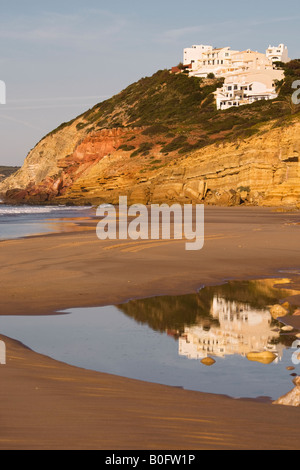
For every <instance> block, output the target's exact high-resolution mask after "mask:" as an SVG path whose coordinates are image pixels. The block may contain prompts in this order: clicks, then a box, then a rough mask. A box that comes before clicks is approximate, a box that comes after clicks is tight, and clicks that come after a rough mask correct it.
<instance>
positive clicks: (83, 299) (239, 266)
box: [0, 208, 300, 450]
mask: <svg viewBox="0 0 300 470" xmlns="http://www.w3.org/2000/svg"><path fill="white" fill-rule="evenodd" d="M253 216H254V220H252V217H253ZM219 219H221V222H220V220H219ZM222 219H223V222H222ZM268 219H269V220H268ZM298 223H300V216H299V215H298V214H291V213H288V214H286V213H272V212H270V211H268V210H266V209H264V210H262V209H260V208H258V209H257V211H253V210H252V209H250V210H248V211H247V209H246V208H244V210H243V213H242V214H241V213H240V212H239V211H236V210H234V208H233V210H231V208H213V209H209V208H208V218H207V223H206V242H207V243H206V244H205V247H204V249H203V250H202V252H201V251H200V252H199V253H197V254H196V255H195V253H193V254H192V255H191V254H189V253H187V252H185V251H184V249H182V250H181V249H180V248H183V246H184V241H180V242H176V241H170V242H161V241H160V242H159V241H157V242H156V243H150V242H148V246H147V243H145V242H139V243H137V242H133V241H132V242H128V241H127V242H126V241H125V242H121V241H106V242H100V241H99V240H98V239H97V238H96V236H95V234H94V233H92V231H91V230H83V231H82V232H81V231H80V232H69V233H62V234H55V233H54V234H47V235H41V236H38V237H30V238H28V237H26V238H23V239H17V240H8V241H4V242H2V243H1V244H0V261H1V269H0V273H1V274H0V280H1V284H2V286H3V288H2V289H1V292H0V305H1V312H4V311H5V315H18V314H22V313H21V312H23V314H24V315H28V313H29V312H31V314H32V315H41V314H46V315H47V314H54V312H59V311H62V310H67V309H70V308H72V307H73V308H76V307H93V306H102V305H117V304H120V303H126V302H128V301H129V300H130V299H132V298H134V299H137V298H145V297H157V296H161V295H172V294H174V295H180V294H189V293H194V292H196V291H197V290H198V289H199V286H201V285H204V284H205V285H217V284H222V283H224V282H226V277H227V280H229V279H233V280H248V279H271V278H272V279H282V278H293V284H292V285H290V286H288V285H287V286H285V288H287V289H289V287H290V288H291V289H297V288H298V287H299V288H300V279H297V277H296V276H295V275H294V276H293V274H288V273H287V272H285V273H279V271H280V270H285V271H289V270H298V269H299V268H300V262H299V263H298V264H297V254H298V246H297V245H298V240H299V233H300V226H298V225H294V224H298ZM95 224H96V221H95ZM233 228H234V230H233ZM266 242H267V243H266ZM150 245H151V246H150ZM274 253H277V254H279V255H280V256H277V257H276V259H274ZM16 260H17V261H16ZM261 264H263V266H261ZM16 266H18V268H19V269H18V270H16ZM225 271H227V272H228V271H229V273H228V274H230V275H227V276H224V273H225ZM26 273H27V275H26ZM263 273H264V274H263ZM275 285H276V283H275ZM281 287H282V286H281ZM33 290H34V292H33ZM87 299H88V300H87ZM290 301H294V302H295V305H297V304H298V305H300V295H299V296H296V297H295V298H294V299H291V300H290ZM299 320H300V318H299V317H295V321H296V326H297V328H298V329H300V321H299ZM11 341H12V340H9V341H8V342H9V344H12V343H11ZM13 344H14V346H13V347H14V348H15V353H14V354H13V355H12V359H11V360H10V361H9V362H8V365H7V366H3V367H2V366H1V368H0V371H1V374H2V376H3V379H4V380H5V390H7V391H6V392H5V391H3V390H2V392H1V393H0V398H1V400H2V403H3V400H4V402H5V403H6V404H7V406H9V409H10V410H13V409H14V407H17V408H16V409H19V408H20V406H21V404H22V398H20V397H18V400H21V404H20V403H18V400H17V395H18V393H17V394H15V384H16V383H18V387H21V388H22V386H24V385H25V384H30V383H32V380H33V377H35V379H34V380H42V381H43V382H44V383H45V387H46V389H47V387H50V386H51V389H52V390H53V391H54V393H66V390H67V388H68V385H69V384H68V382H67V381H65V380H63V378H62V377H61V375H60V374H64V373H65V371H66V370H67V369H68V373H69V370H70V368H71V369H72V377H73V379H72V380H75V381H77V380H79V377H82V374H83V375H85V374H87V375H91V376H92V379H91V380H92V381H94V380H96V381H98V380H99V381H100V382H101V380H104V381H105V382H106V383H110V382H117V383H118V386H119V387H120V390H123V391H124V390H128V389H129V388H130V387H131V384H132V382H134V386H135V387H137V388H140V389H141V390H143V392H142V393H143V394H146V395H147V394H148V393H150V392H151V393H152V400H155V402H156V401H157V400H161V397H160V396H161V395H160V393H163V395H164V396H166V395H168V396H170V397H173V398H174V400H175V402H176V400H177V399H178V397H179V396H180V394H181V393H183V394H184V397H185V400H187V402H188V401H189V400H190V398H191V397H193V399H194V398H195V399H196V401H197V402H198V401H199V403H200V402H202V401H203V402H204V405H203V403H202V405H201V412H199V411H196V415H197V419H196V418H195V419H196V421H197V422H200V421H201V417H202V415H201V413H205V411H204V409H203V408H205V402H206V403H211V408H210V412H211V413H213V406H214V405H213V404H212V403H213V402H216V403H221V402H222V406H225V405H226V409H227V411H228V413H229V414H230V416H231V419H233V420H234V419H236V420H237V423H239V424H240V430H239V432H240V433H241V432H243V430H244V428H245V427H247V426H248V427H250V428H251V429H252V431H251V432H253V433H254V428H255V427H256V428H257V426H258V415H255V416H256V418H255V419H254V418H253V417H252V416H251V415H249V410H250V409H251V407H252V405H253V406H254V404H253V403H252V401H251V400H247V399H245V400H243V405H242V408H243V410H244V413H245V415H244V417H243V418H241V417H240V414H239V413H240V411H239V412H238V410H240V406H237V405H236V404H237V403H238V401H237V400H235V399H231V398H228V397H225V398H224V397H222V396H219V395H212V396H208V394H203V393H201V392H190V391H187V390H178V389H176V388H175V390H170V388H171V389H172V388H173V387H167V386H163V385H156V384H151V383H148V382H142V383H141V384H137V381H132V379H125V378H120V377H115V376H107V375H106V374H102V373H99V372H92V371H84V370H81V369H78V370H77V368H75V367H72V366H67V365H66V364H62V363H57V362H56V361H54V360H52V359H50V358H45V357H43V356H40V355H39V354H37V353H34V352H31V353H30V363H31V366H30V367H28V369H26V371H25V370H23V371H22V367H21V364H22V360H20V357H23V362H24V360H25V362H26V361H27V359H26V358H25V359H24V357H25V356H26V354H25V352H26V351H27V352H28V350H27V349H26V348H25V352H24V348H23V347H22V346H21V345H20V344H17V342H16V341H15V342H14V343H13ZM24 354H25V356H24ZM28 354H29V353H28ZM26 357H27V356H26ZM19 360H20V361H19ZM18 361H19V363H18ZM40 361H42V362H43V361H46V362H45V363H44V365H39V362H40ZM16 363H18V364H16ZM50 363H51V365H50ZM17 366H18V367H17ZM16 368H17V369H16ZM16 370H18V372H19V373H20V371H22V372H21V377H19V376H18V375H16ZM50 371H52V372H53V374H54V375H53V376H52V375H51V378H50V377H48V375H49V374H48V372H50ZM57 374H58V375H60V377H61V378H60V379H57V377H56V379H57V380H56V379H55V375H57ZM76 377H77V378H76ZM59 384H60V385H61V386H62V384H63V389H62V388H60V387H56V386H55V385H59ZM81 386H82V387H84V383H82V384H81ZM106 387H108V385H106ZM108 388H109V387H108ZM291 388H292V385H291ZM117 392H118V390H117V388H115V389H114V393H117ZM97 393H99V392H97ZM103 393H104V392H101V394H103ZM101 394H100V395H101ZM194 394H198V395H197V398H196V397H194ZM29 395H30V394H29ZM34 395H35V393H34V389H32V391H31V395H30V397H31V399H32V402H31V405H30V409H31V410H32V412H33V413H34V414H35V413H37V410H39V413H41V414H40V417H41V416H44V412H43V411H42V409H41V407H40V405H41V402H40V401H39V400H37V401H36V400H33V397H34ZM104 395H105V397H106V398H105V400H108V401H109V400H110V398H111V397H109V394H105V393H104ZM106 395H107V396H106ZM101 396H102V395H101ZM182 396H183V395H181V397H182ZM80 397H82V394H81V392H80V393H79V392H75V391H74V393H73V392H71V396H69V395H66V396H65V400H64V403H65V405H64V406H66V409H67V410H68V411H67V412H68V413H69V417H70V419H71V420H72V423H73V424H72V426H74V429H76V433H77V438H76V439H77V440H76V442H74V446H75V447H77V448H80V447H81V444H80V442H82V441H81V440H80V439H81V438H82V439H83V436H82V437H80V425H82V422H83V420H84V419H85V417H84V413H79V412H77V411H75V409H76V407H75V408H74V407H73V406H72V407H70V406H69V405H68V399H69V400H71V401H72V403H77V405H76V406H80V405H79V403H80ZM147 397H148V398H147V400H146V399H145V400H144V398H143V397H139V403H140V406H141V408H140V409H139V412H138V417H137V416H135V413H133V415H134V416H135V418H136V419H138V421H137V422H139V423H140V424H141V426H142V429H143V430H144V432H145V433H146V434H145V435H147V436H148V438H151V439H153V438H154V434H153V433H155V432H157V429H156V428H155V427H154V428H153V425H152V426H150V428H147V429H145V427H143V424H142V423H141V422H140V419H141V416H144V415H145V413H146V415H148V414H149V413H148V407H149V406H150V407H151V405H150V404H151V398H150V396H148V395H147ZM159 397H160V398H159ZM175 397H176V398H175ZM156 398H157V400H156ZM119 400H120V403H121V402H122V405H123V408H122V411H120V413H121V416H122V413H123V412H124V413H125V411H124V410H127V412H126V413H127V414H128V413H129V409H130V407H129V408H128V407H127V405H128V403H126V400H123V401H122V399H121V397H119ZM149 400H150V401H149ZM228 400H229V401H228ZM50 401H51V400H50ZM23 402H24V399H23ZM51 403H52V406H53V407H54V406H56V405H55V404H54V403H53V402H51ZM85 403H86V406H96V404H95V402H94V400H92V398H91V397H90V400H89V398H87V397H86V401H85ZM89 403H90V404H89ZM176 403H177V402H176ZM178 404H179V402H178V403H177V405H176V406H178ZM49 406H50V405H49V404H48V407H49ZM97 406H99V400H98V401H97ZM130 406H131V407H134V405H133V404H132V403H131V405H130ZM197 406H199V404H198V405H197ZM255 406H260V407H262V408H260V411H259V414H260V415H261V416H262V415H264V414H265V416H267V415H269V413H270V414H272V416H273V419H275V421H276V420H277V421H276V423H277V425H275V424H274V429H275V430H276V433H278V434H280V426H279V422H280V423H282V424H283V423H284V421H285V420H286V418H287V417H289V418H288V419H289V429H290V430H291V434H290V435H289V441H288V442H290V443H291V446H292V447H293V448H299V443H296V442H293V438H292V436H293V432H296V431H295V429H296V424H297V420H298V419H299V416H298V415H297V413H298V412H299V411H298V409H294V408H292V409H290V408H287V407H280V406H276V407H274V406H270V405H269V404H262V403H259V404H258V403H255ZM119 407H120V404H119ZM156 407H157V409H159V410H160V413H162V416H165V418H166V411H165V410H164V407H163V406H162V405H161V403H156ZM54 409H55V408H52V413H53V411H54ZM95 409H97V407H96V408H95ZM189 409H190V405H186V407H184V410H185V411H183V410H182V415H181V417H180V419H179V418H178V423H179V422H184V423H185V426H188V425H190V423H191V422H192V421H191V420H192V418H191V416H190V417H189V419H187V418H186V416H185V414H184V413H185V412H187V413H188V414H189V413H190V411H188V410H189ZM196 409H197V410H198V408H197V407H196ZM73 412H74V417H73V418H72V413H73ZM102 412H103V410H102ZM108 412H110V418H109V417H107V419H109V420H112V422H113V425H112V426H111V427H110V428H109V432H108V435H109V445H108V447H105V445H106V444H104V442H105V443H107V439H108V435H107V436H105V435H104V432H103V431H102V430H99V428H98V427H96V428H95V427H93V426H91V430H90V431H89V432H88V433H87V436H90V439H91V441H92V440H93V439H92V430H93V431H94V432H97V433H99V435H101V436H102V438H103V441H102V445H101V442H100V441H99V444H98V448H116V446H118V445H121V447H120V448H123V447H124V448H126V449H129V448H131V449H137V448H139V449H141V448H144V447H143V446H142V447H140V446H139V445H142V442H141V441H140V440H139V438H138V436H137V435H136V433H133V434H132V437H130V436H126V435H125V434H126V433H127V426H128V422H127V421H126V420H125V421H126V423H125V421H124V422H123V421H122V419H121V422H119V420H118V419H117V414H116V411H115V410H114V408H112V407H110V409H109V410H108V411H107V412H106V413H108ZM193 412H195V409H194V411H193ZM3 413H4V414H5V415H7V413H8V412H7V410H4V408H3V405H1V404H0V416H1V414H2V415H3ZM49 413H50V411H49ZM126 413H125V414H126ZM199 413H200V414H199ZM50 414H51V413H50ZM79 415H80V416H79ZM129 415H130V413H129ZM129 415H128V416H129ZM49 416H50V415H47V419H50V417H49ZM76 416H77V418H78V419H77V418H76ZM130 416H131V415H130ZM228 416H229V415H228ZM131 417H132V418H133V416H131ZM7 419H8V420H9V419H12V420H13V422H14V425H13V427H14V432H15V433H16V434H17V433H18V432H19V431H20V429H21V428H22V426H23V425H22V421H21V420H20V416H19V415H18V413H17V412H13V411H11V413H10V416H7ZM28 419H29V424H28V426H29V428H30V429H31V433H32V434H31V437H30V438H28V439H27V438H25V436H24V435H23V439H25V441H26V443H24V447H25V448H30V446H31V445H33V444H32V442H33V441H32V440H31V441H30V439H33V438H34V439H35V440H36V445H37V447H43V448H48V447H47V446H49V448H51V446H52V444H51V443H52V442H53V439H54V440H55V442H56V444H55V446H58V447H60V448H64V446H65V447H66V448H68V445H69V444H70V443H69V444H67V441H68V440H67V439H65V440H64V435H63V434H61V435H60V439H61V445H60V446H59V444H58V439H57V438H55V436H54V435H53V429H52V428H51V430H49V432H48V431H47V432H46V431H45V429H44V428H43V429H44V431H45V432H46V434H47V436H48V437H47V439H48V441H47V442H45V441H43V443H42V441H40V442H39V439H40V438H39V433H38V432H36V429H35V427H37V428H39V426H43V425H42V422H41V423H40V424H38V421H36V422H35V423H33V420H32V419H31V418H30V416H28ZM89 419H92V418H91V417H90V418H89ZM128 419H129V418H128ZM151 419H152V418H151ZM193 419H194V418H193ZM268 419H269V418H268ZM36 420H38V415H36ZM97 420H98V422H99V423H100V422H101V423H102V425H104V422H105V423H106V425H107V422H106V421H104V420H102V418H101V416H100V415H99V414H98V411H97ZM59 421H60V419H59V418H58V422H59ZM242 422H243V426H242ZM293 423H294V424H293ZM53 425H55V428H56V429H57V426H56V424H55V423H54V424H53ZM198 425H199V423H198ZM228 425H229V422H228V423H227V427H228ZM294 425H295V427H294ZM222 426H224V423H223V424H222ZM118 427H120V428H122V429H123V431H124V435H122V439H121V437H120V439H119V440H118V438H117V437H116V436H117V434H116V432H117V428H118ZM130 429H131V427H130ZM178 429H179V428H178ZM125 430H126V431H125ZM267 430H268V432H270V436H272V439H274V436H275V433H274V430H272V429H271V426H269V427H267ZM227 431H228V433H230V427H229V428H228V429H227ZM74 432H75V431H74ZM193 432H196V431H195V430H194V431H193ZM257 432H258V431H257ZM265 432H266V429H265ZM259 434H260V433H259V432H258V435H259ZM287 434H289V432H288V433H287ZM133 436H135V439H136V442H137V445H136V447H135V446H133V442H131V444H130V442H129V441H130V439H133ZM270 436H269V437H270ZM2 437H3V439H4V440H5V431H4V434H3V431H0V448H23V447H22V445H20V444H18V443H17V441H16V442H14V443H11V444H9V443H6V444H5V442H4V441H3V440H2V439H1V438H2ZM258 437H259V436H258ZM269 437H268V438H267V441H268V443H269V444H270V439H269ZM281 437H282V436H281ZM236 438H237V439H238V432H237V434H236ZM260 440H261V436H260V438H257V439H255V436H254V434H253V435H252V437H251V439H250V438H249V439H248V445H249V447H248V448H250V447H251V446H252V445H254V444H255V445H257V446H258V448H262V447H261V446H263V444H262V443H261V442H260ZM25 441H24V442H25ZM84 441H85V444H82V446H83V447H84V448H88V442H87V440H86V439H84ZM196 441H197V440H196ZM196 441H193V442H196ZM30 442H31V444H30ZM68 442H69V441H68ZM138 442H140V444H138ZM151 442H152V443H153V446H148V441H147V448H148V449H152V450H153V449H156V448H158V449H162V448H163V447H161V445H162V443H163V442H166V441H165V438H164V439H163V440H162V441H161V442H159V441H157V442H156V445H157V447H155V445H154V442H153V441H151ZM207 442H208V441H207V439H206V440H205V439H204V440H202V441H201V443H200V442H199V440H198V441H197V443H198V446H196V447H194V446H193V447H191V448H195V449H196V448H206V447H205V446H204V447H201V446H202V445H204V444H205V443H207ZM284 442H285V444H284V447H285V448H287V446H288V443H287V440H284ZM122 444H123V445H122ZM200 444H201V445H200ZM223 444H224V448H240V447H239V446H238V444H236V447H235V446H234V444H233V443H232V442H231V444H230V445H229V444H228V442H227V444H226V445H225V443H224V442H223ZM18 445H19V447H18ZM165 445H166V447H164V448H165V449H167V448H170V449H173V448H182V449H187V448H189V447H188V443H187V441H185V443H183V442H182V441H180V436H177V438H176V436H175V435H174V434H172V439H171V440H169V441H168V442H167V443H166V444H165ZM195 445H196V444H195ZM276 445H277V446H278V445H280V443H279V440H278V439H277V440H276ZM92 447H93V446H92ZM208 447H209V448H219V447H222V445H221V444H220V442H219V443H218V444H216V442H215V447H213V442H212V440H210V441H209V445H208V446H207V448H208ZM245 447H247V445H246V444H245V443H244V445H243V446H242V448H245ZM52 448H53V447H52ZM93 448H95V447H93Z"/></svg>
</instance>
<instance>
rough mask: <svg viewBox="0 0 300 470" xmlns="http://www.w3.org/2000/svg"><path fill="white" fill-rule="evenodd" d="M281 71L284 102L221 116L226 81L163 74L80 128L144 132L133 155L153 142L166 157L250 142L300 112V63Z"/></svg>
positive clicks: (98, 109) (91, 115)
mask: <svg viewBox="0 0 300 470" xmlns="http://www.w3.org/2000/svg"><path fill="white" fill-rule="evenodd" d="M278 67H281V68H283V69H284V71H285V79H284V80H282V81H281V82H278V83H277V89H278V92H279V96H278V98H276V99H275V100H270V101H258V102H256V103H254V104H251V105H246V106H241V107H239V108H230V109H228V110H226V111H217V109H216V105H215V100H214V94H213V93H214V92H215V91H216V89H217V88H219V87H220V86H222V84H223V79H216V78H213V77H211V78H209V79H202V78H196V77H192V78H190V77H188V76H187V75H186V74H171V73H170V72H169V71H168V70H160V71H158V72H156V73H155V74H154V75H153V76H152V77H146V78H142V79H141V80H139V81H138V82H136V83H133V84H132V85H130V86H129V87H127V88H126V89H125V90H123V91H122V92H121V93H119V94H117V95H115V96H114V97H112V98H111V99H109V100H106V101H104V102H102V103H100V104H97V105H96V106H94V107H93V108H92V109H90V110H88V111H87V112H86V113H84V114H82V115H81V116H79V118H78V121H79V122H78V124H77V129H78V130H82V129H86V132H87V134H88V133H90V132H93V131H97V130H100V129H105V128H106V129H107V128H115V127H123V128H124V127H130V128H134V127H139V128H141V127H144V128H145V129H144V130H143V135H144V136H146V137H147V138H148V142H147V145H146V144H145V146H144V147H140V148H137V149H136V148H135V146H134V145H128V146H127V147H126V145H125V146H124V147H123V150H124V151H132V150H134V152H133V154H132V156H138V155H145V154H146V155H147V152H149V151H150V150H151V148H152V147H153V143H155V144H157V143H159V142H161V150H160V151H161V153H164V154H169V153H172V152H176V153H177V154H178V155H180V154H183V153H186V152H189V151H191V150H195V149H198V148H201V147H204V146H206V145H209V144H211V143H213V142H217V141H221V140H222V141H224V140H233V139H236V138H246V137H249V136H251V135H253V134H255V133H257V132H259V131H261V127H262V125H263V124H265V123H267V122H269V121H272V120H275V123H274V125H275V126H276V125H278V126H282V125H284V123H285V122H289V120H290V118H291V115H293V116H294V115H296V114H298V113H299V111H300V109H299V107H298V106H295V105H293V104H292V101H291V96H292V93H293V92H294V90H293V89H292V83H293V82H294V81H295V80H297V79H300V60H293V61H291V62H290V63H289V64H281V63H280V64H278ZM74 121H76V120H73V121H71V122H70V123H63V124H62V125H61V126H59V128H57V129H56V130H55V131H53V132H52V133H55V132H57V131H58V130H60V129H62V128H64V127H65V126H68V125H70V124H71V123H73V122H74ZM149 140H150V141H151V142H152V144H151V143H150V142H149ZM151 145H152V147H151Z"/></svg>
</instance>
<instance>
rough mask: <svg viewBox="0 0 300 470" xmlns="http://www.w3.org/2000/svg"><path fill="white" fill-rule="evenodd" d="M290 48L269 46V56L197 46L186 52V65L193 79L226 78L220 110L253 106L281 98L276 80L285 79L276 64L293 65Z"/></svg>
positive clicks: (218, 98) (219, 98) (220, 93)
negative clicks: (252, 104)
mask: <svg viewBox="0 0 300 470" xmlns="http://www.w3.org/2000/svg"><path fill="white" fill-rule="evenodd" d="M289 60H290V59H289V57H288V48H287V47H286V46H285V45H284V44H280V45H279V46H277V47H272V46H269V48H268V49H267V51H266V54H262V53H260V52H255V51H252V50H250V49H248V50H246V51H234V50H231V48H230V47H223V48H220V49H214V48H213V47H212V46H207V45H206V46H205V45H199V46H197V45H195V46H192V47H191V48H187V49H185V50H184V62H183V63H184V65H185V66H187V65H190V66H191V69H190V72H189V75H190V76H194V77H199V78H206V77H207V76H208V75H209V74H214V75H215V77H217V78H218V77H224V78H225V83H224V86H223V87H222V88H220V89H218V90H217V92H216V93H215V97H216V101H217V108H218V109H219V110H224V109H228V108H230V107H232V106H241V105H244V104H251V103H254V102H255V101H259V100H271V99H275V98H277V96H278V95H277V93H276V80H279V81H280V80H282V79H283V78H284V72H283V71H282V70H277V69H276V67H275V66H274V63H276V62H278V61H281V62H284V63H286V62H289Z"/></svg>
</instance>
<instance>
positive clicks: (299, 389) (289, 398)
mask: <svg viewBox="0 0 300 470" xmlns="http://www.w3.org/2000/svg"><path fill="white" fill-rule="evenodd" d="M293 383H294V385H295V388H294V389H293V390H291V391H290V392H289V393H287V394H286V395H284V396H283V397H281V398H279V399H278V400H276V401H275V402H274V403H273V404H274V405H283V406H300V377H296V378H295V380H294V381H293Z"/></svg>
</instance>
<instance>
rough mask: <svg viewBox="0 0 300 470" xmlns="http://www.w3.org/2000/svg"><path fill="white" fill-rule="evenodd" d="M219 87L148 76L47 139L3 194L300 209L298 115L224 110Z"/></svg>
mask: <svg viewBox="0 0 300 470" xmlns="http://www.w3.org/2000/svg"><path fill="white" fill-rule="evenodd" d="M218 86H220V81H219V80H201V79H200V80H199V79H191V78H188V77H186V76H184V75H172V74H170V73H169V72H168V71H159V72H157V73H156V74H155V75H154V76H153V77H150V78H145V79H142V80H140V81H139V82H137V83H135V84H133V85H131V86H130V87H128V88H127V89H126V90H124V91H123V92H121V93H120V94H119V95H116V96H115V97H113V98H112V99H110V100H108V101H105V102H103V103H100V104H99V105H96V106H95V107H94V108H92V109H91V110H89V111H87V112H86V113H84V114H83V115H81V116H79V117H78V118H76V119H75V120H73V121H71V122H70V123H64V124H62V125H61V126H60V127H59V128H58V129H56V130H54V131H53V132H51V133H50V134H48V135H47V136H46V137H45V138H44V139H42V140H41V141H40V142H39V143H38V144H37V145H36V147H35V148H34V149H33V150H32V151H31V152H30V153H29V155H28V156H27V158H26V160H25V163H24V165H23V167H22V168H21V169H20V170H19V171H18V172H17V173H15V174H14V175H12V176H11V177H9V178H7V179H6V180H5V181H4V182H2V183H1V184H0V193H1V196H2V198H4V199H5V200H6V201H7V202H9V203H31V204H37V203H52V204H53V203H54V204H57V203H69V204H86V203H90V204H99V203H102V202H107V203H117V202H118V197H119V195H123V196H124V195H127V196H128V198H129V202H130V203H134V202H142V203H162V202H180V203H188V202H191V201H192V202H201V201H204V200H205V201H206V202H207V203H210V204H218V205H237V204H241V203H246V204H254V205H269V206H271V205H293V206H299V207H300V189H299V181H300V179H299V177H300V173H299V171H300V166H299V165H300V164H299V152H300V132H299V131H300V114H299V112H298V109H292V108H291V106H290V103H289V102H288V101H287V100H286V99H285V98H284V97H282V98H281V99H278V100H275V101H270V102H258V103H256V104H254V105H251V106H243V107H241V108H239V109H235V108H232V109H230V110H228V111H225V112H217V111H216V110H215V106H214V103H213V95H212V93H213V91H214V90H215V89H216V88H217V87H218ZM283 88H284V86H283Z"/></svg>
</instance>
